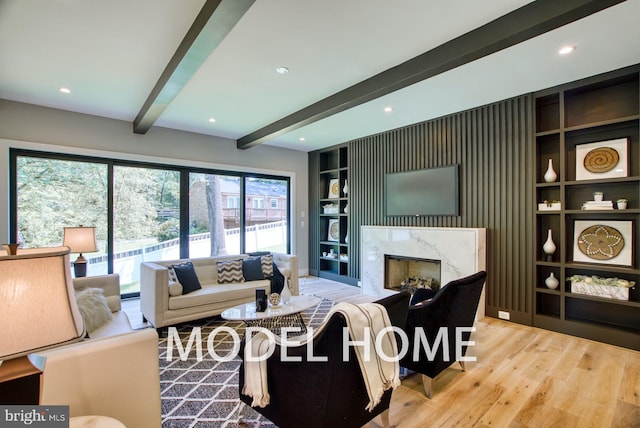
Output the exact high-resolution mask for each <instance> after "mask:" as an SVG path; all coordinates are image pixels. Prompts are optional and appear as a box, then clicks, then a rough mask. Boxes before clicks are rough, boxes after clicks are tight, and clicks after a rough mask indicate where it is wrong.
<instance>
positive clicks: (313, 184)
mask: <svg viewBox="0 0 640 428" xmlns="http://www.w3.org/2000/svg"><path fill="white" fill-rule="evenodd" d="M319 175H320V156H319V154H318V152H311V153H309V177H313V179H311V178H310V179H309V189H308V193H309V213H308V217H307V227H308V228H309V243H310V244H311V245H309V273H310V274H312V275H314V276H318V275H319V274H320V246H319V245H318V242H319V240H320V232H319V228H320V225H319V222H318V220H319V218H320V204H319V203H318V201H319V200H320V190H319V187H320V186H319V183H318V179H317V177H318V176H319ZM294 217H295V216H294Z"/></svg>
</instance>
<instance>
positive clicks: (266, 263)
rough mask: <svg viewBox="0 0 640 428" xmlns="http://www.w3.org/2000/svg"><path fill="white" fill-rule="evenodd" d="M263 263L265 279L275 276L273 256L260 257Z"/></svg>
mask: <svg viewBox="0 0 640 428" xmlns="http://www.w3.org/2000/svg"><path fill="white" fill-rule="evenodd" d="M260 259H261V261H262V273H263V275H264V277H265V278H269V277H270V276H273V255H272V254H268V255H266V256H261V257H260Z"/></svg>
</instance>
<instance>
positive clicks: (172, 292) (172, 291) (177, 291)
mask: <svg viewBox="0 0 640 428" xmlns="http://www.w3.org/2000/svg"><path fill="white" fill-rule="evenodd" d="M169 296H182V284H180V283H179V282H174V281H169Z"/></svg>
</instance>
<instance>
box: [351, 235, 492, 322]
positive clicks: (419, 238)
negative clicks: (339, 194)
mask: <svg viewBox="0 0 640 428" xmlns="http://www.w3.org/2000/svg"><path fill="white" fill-rule="evenodd" d="M385 255H394V256H405V257H417V258H422V259H431V260H439V261H440V267H441V272H440V283H441V284H442V285H443V286H444V285H446V284H447V283H448V282H449V281H452V280H454V279H459V278H462V277H465V276H468V275H471V274H474V273H476V272H479V271H481V270H486V229H484V228H463V227H405V226H361V228H360V257H361V262H360V269H361V274H360V281H361V286H362V292H363V293H364V294H367V295H373V296H381V297H382V296H384V295H386V294H387V293H389V291H388V290H386V289H385V288H384V281H385V273H384V265H385V261H384V256H385ZM485 288H486V286H485ZM484 312H485V290H484V289H483V290H482V296H480V303H479V304H478V313H477V319H482V318H483V317H484Z"/></svg>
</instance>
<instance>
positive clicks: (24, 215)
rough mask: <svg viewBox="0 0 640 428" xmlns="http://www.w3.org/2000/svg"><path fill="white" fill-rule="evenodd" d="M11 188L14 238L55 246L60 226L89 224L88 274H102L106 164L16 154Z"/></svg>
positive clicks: (60, 235)
mask: <svg viewBox="0 0 640 428" xmlns="http://www.w3.org/2000/svg"><path fill="white" fill-rule="evenodd" d="M14 189H15V197H16V200H17V206H18V210H17V227H15V228H14V230H12V231H11V236H13V237H14V239H15V240H16V241H15V242H18V243H19V244H20V245H21V246H22V247H24V248H35V247H56V246H59V245H62V241H63V236H64V228H65V227H73V226H80V225H83V226H94V227H95V228H96V241H97V244H98V252H97V253H89V254H85V256H86V258H87V259H88V260H89V263H88V265H87V274H88V275H101V274H106V273H107V271H108V268H107V258H106V257H105V256H106V254H107V228H108V221H107V204H108V198H107V165H105V164H100V163H95V162H79V161H70V160H61V159H53V158H46V157H29V156H19V157H18V158H17V174H16V178H15V184H14ZM76 256H77V254H72V255H71V260H75V259H76Z"/></svg>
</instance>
